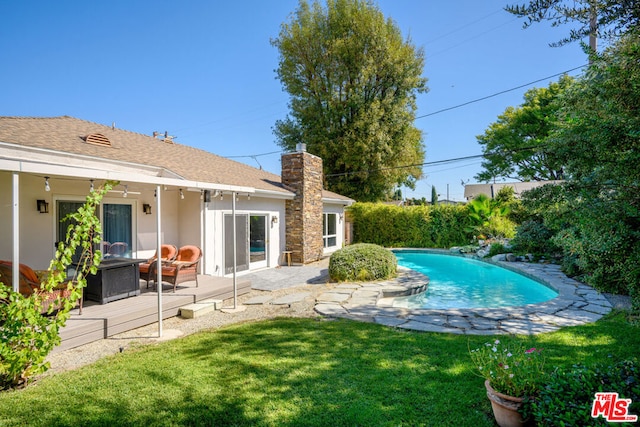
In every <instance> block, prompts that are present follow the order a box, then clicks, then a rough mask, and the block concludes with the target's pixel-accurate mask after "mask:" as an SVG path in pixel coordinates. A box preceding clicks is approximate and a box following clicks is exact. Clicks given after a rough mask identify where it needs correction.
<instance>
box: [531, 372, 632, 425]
mask: <svg viewBox="0 0 640 427" xmlns="http://www.w3.org/2000/svg"><path fill="white" fill-rule="evenodd" d="M545 383H546V384H545V385H544V387H543V388H542V390H540V392H539V393H538V395H537V396H536V397H535V398H534V399H532V400H531V401H529V402H527V404H526V405H525V415H531V416H532V417H533V419H534V420H535V421H536V424H537V425H544V426H586V425H589V426H596V425H602V426H606V425H610V424H609V423H608V422H607V421H605V420H604V418H602V417H598V418H596V419H594V418H592V417H591V409H592V406H593V399H594V397H595V393H597V392H615V393H618V395H619V396H620V398H621V399H622V398H624V399H631V400H632V404H631V405H630V407H629V408H628V409H629V413H630V414H633V415H638V414H640V363H639V361H638V359H631V360H625V361H622V362H618V363H616V364H613V365H609V366H603V365H594V366H583V365H574V367H573V368H572V369H569V370H557V371H555V372H553V373H552V374H551V375H550V376H549V377H548V379H547V380H546V382H545Z"/></svg>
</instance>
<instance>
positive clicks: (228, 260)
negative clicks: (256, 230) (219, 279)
mask: <svg viewBox="0 0 640 427" xmlns="http://www.w3.org/2000/svg"><path fill="white" fill-rule="evenodd" d="M248 269H249V215H246V214H243V215H236V272H238V271H244V270H248ZM224 273H225V274H231V273H233V215H225V216H224Z"/></svg>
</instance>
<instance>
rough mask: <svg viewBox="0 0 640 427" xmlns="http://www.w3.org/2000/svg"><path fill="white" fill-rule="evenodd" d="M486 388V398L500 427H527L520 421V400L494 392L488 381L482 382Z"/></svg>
mask: <svg viewBox="0 0 640 427" xmlns="http://www.w3.org/2000/svg"><path fill="white" fill-rule="evenodd" d="M484 386H485V387H486V388H487V397H488V398H489V401H491V408H492V409H493V416H494V417H495V419H496V422H497V423H498V425H499V426H500V427H525V426H527V425H529V424H528V423H527V422H525V421H524V420H523V419H522V414H521V413H520V412H518V409H520V407H521V406H522V398H521V397H514V396H508V395H506V394H502V393H499V392H497V391H495V390H494V389H493V388H492V387H491V384H489V380H486V381H485V382H484Z"/></svg>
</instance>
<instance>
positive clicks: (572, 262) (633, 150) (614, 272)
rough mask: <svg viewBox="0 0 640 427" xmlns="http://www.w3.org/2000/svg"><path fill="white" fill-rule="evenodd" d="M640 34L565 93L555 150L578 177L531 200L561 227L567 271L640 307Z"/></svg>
mask: <svg viewBox="0 0 640 427" xmlns="http://www.w3.org/2000/svg"><path fill="white" fill-rule="evenodd" d="M639 82H640V38H639V37H638V36H637V35H636V34H633V33H628V34H627V35H625V36H623V37H622V38H621V39H620V40H619V41H618V42H616V43H615V44H614V45H613V46H612V47H611V48H609V49H608V50H606V51H605V52H604V53H602V54H599V55H593V57H592V65H591V66H590V67H589V69H588V71H587V72H586V74H585V75H584V76H583V77H582V78H580V79H579V80H577V82H576V83H575V84H574V85H572V87H571V88H570V89H568V90H567V92H566V93H565V95H564V97H563V103H564V108H563V110H562V115H561V117H560V120H559V121H558V123H559V129H558V131H557V132H556V134H555V135H554V150H555V156H557V158H559V159H560V160H561V161H562V162H563V164H564V165H565V167H566V170H567V173H568V174H569V175H570V177H571V179H570V180H569V181H568V182H567V183H566V185H564V186H562V187H561V188H560V190H559V191H557V192H556V191H555V190H554V194H555V195H554V194H551V193H550V192H549V191H547V192H545V193H542V192H541V193H540V194H537V195H536V194H535V193H532V194H531V195H530V196H536V197H535V198H533V199H532V202H534V203H535V204H536V205H538V206H542V207H543V209H538V211H539V212H542V211H544V212H550V213H551V214H550V215H547V214H543V215H542V216H543V218H544V222H545V225H547V226H548V228H550V229H552V230H554V231H556V232H557V235H556V237H555V238H554V242H555V243H556V244H557V245H558V246H559V247H561V248H562V249H563V251H564V255H565V256H564V264H565V269H566V271H569V272H572V273H574V274H582V275H583V279H584V280H585V281H587V282H588V283H589V284H591V285H593V286H596V287H597V288H599V289H601V290H604V291H607V292H620V293H627V294H629V295H631V296H632V297H633V298H634V305H635V307H636V308H637V309H639V310H640V114H639V112H640V84H639Z"/></svg>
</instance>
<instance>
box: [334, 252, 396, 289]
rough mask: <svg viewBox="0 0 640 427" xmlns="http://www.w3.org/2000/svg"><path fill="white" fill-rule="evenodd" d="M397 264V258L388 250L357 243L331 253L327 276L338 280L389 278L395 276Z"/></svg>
mask: <svg viewBox="0 0 640 427" xmlns="http://www.w3.org/2000/svg"><path fill="white" fill-rule="evenodd" d="M397 266H398V260H397V259H396V256H395V255H394V254H393V252H391V251H390V250H387V249H385V248H383V247H381V246H378V245H374V244H370V243H358V244H355V245H352V246H347V247H345V248H343V249H340V250H339V251H337V252H334V253H333V254H332V255H331V258H330V259H329V276H330V277H331V279H332V280H336V281H340V282H342V281H365V280H380V279H389V278H391V277H394V276H395V274H396V269H397Z"/></svg>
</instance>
